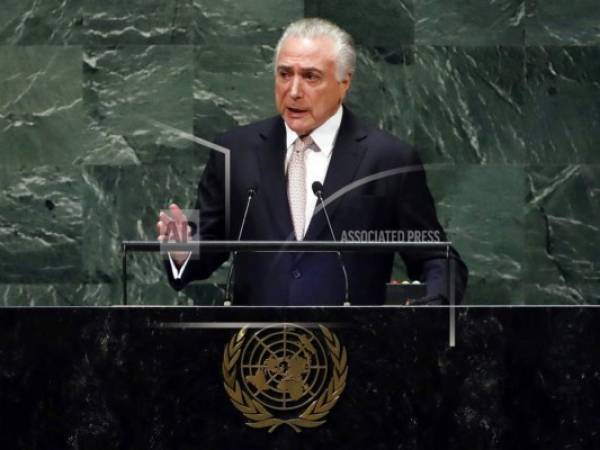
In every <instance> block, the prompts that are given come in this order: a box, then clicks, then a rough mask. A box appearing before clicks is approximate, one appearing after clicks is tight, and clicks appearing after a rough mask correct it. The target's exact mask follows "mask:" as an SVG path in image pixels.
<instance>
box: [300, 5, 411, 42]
mask: <svg viewBox="0 0 600 450" xmlns="http://www.w3.org/2000/svg"><path fill="white" fill-rule="evenodd" d="M417 3H418V2H417ZM414 4H415V2H414V0H358V1H356V0H355V1H353V2H352V3H347V2H344V1H342V0H327V1H319V0H306V1H305V15H306V17H322V18H324V19H328V20H331V21H332V22H334V23H336V24H337V25H339V26H340V27H342V28H343V29H344V30H346V31H347V32H348V33H350V34H351V35H352V37H353V38H354V41H355V42H356V43H357V44H359V45H362V46H365V47H370V48H375V49H377V50H378V51H381V52H382V53H388V52H391V51H394V50H395V49H396V48H398V47H401V46H403V45H412V44H413V43H414V30H415V19H414V14H413V9H414Z"/></svg>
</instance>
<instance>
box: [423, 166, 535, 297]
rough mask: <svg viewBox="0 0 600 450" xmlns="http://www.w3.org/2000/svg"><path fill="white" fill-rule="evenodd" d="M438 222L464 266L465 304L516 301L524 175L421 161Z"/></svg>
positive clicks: (523, 254) (523, 253)
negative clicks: (466, 268) (434, 202)
mask: <svg viewBox="0 0 600 450" xmlns="http://www.w3.org/2000/svg"><path fill="white" fill-rule="evenodd" d="M426 170H427V178H428V181H429V186H430V189H431V192H432V195H433V197H434V199H435V201H436V209H437V213H438V217H439V219H440V223H441V224H442V225H443V226H444V228H445V229H446V231H447V233H448V239H449V240H451V241H452V242H453V243H454V246H455V247H456V249H457V250H458V252H459V253H460V254H461V256H462V257H463V260H464V261H465V263H466V264H467V267H468V268H469V285H468V288H467V292H466V296H465V299H464V303H466V304H496V305H505V304H522V303H526V302H529V301H531V302H532V303H535V298H531V299H526V298H525V297H524V291H523V282H524V281H526V279H525V273H524V269H525V263H526V261H527V245H528V243H527V240H526V237H525V227H524V222H525V220H524V219H525V206H526V204H525V196H526V193H527V186H526V173H525V170H524V168H523V167H518V166H479V165H456V166H447V165H435V164H429V165H426Z"/></svg>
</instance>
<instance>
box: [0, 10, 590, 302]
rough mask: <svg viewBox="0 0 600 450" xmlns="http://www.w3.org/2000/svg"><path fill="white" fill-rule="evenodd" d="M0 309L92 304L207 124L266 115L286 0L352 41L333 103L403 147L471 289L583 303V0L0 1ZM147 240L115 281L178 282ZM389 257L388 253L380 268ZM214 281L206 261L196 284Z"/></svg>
mask: <svg viewBox="0 0 600 450" xmlns="http://www.w3.org/2000/svg"><path fill="white" fill-rule="evenodd" d="M1 10H2V14H1V15H0V187H1V190H0V238H1V239H0V304H2V305H106V304H111V303H118V301H119V300H120V295H121V286H120V255H119V242H120V241H121V240H123V239H153V238H154V223H155V221H156V213H157V211H158V210H159V209H160V208H163V207H165V205H167V204H168V203H169V202H171V201H176V202H179V203H180V204H183V205H189V204H191V203H192V201H193V198H194V189H195V183H196V181H197V179H198V177H199V174H200V172H201V170H202V167H203V164H204V162H205V159H206V156H207V152H206V150H205V149H204V148H202V147H200V146H197V145H195V144H192V143H190V141H188V140H186V139H184V138H182V137H180V136H178V135H176V134H173V133H170V132H168V131H165V130H164V129H161V128H158V127H157V126H156V125H155V124H154V123H153V122H152V120H155V121H159V122H162V123H165V124H167V125H170V126H172V127H175V128H178V129H180V130H183V131H184V132H187V133H195V134H196V135H197V136H200V137H203V138H206V139H212V138H213V137H214V136H215V134H216V133H219V132H221V131H224V130H226V129H228V128H231V127H233V126H235V125H237V124H246V123H248V122H251V121H253V120H256V119H260V118H263V117H266V116H269V115H272V114H274V112H275V111H274V107H273V101H272V96H273V94H272V69H271V67H270V66H269V64H270V61H271V59H272V56H273V47H274V45H275V43H276V41H277V38H278V36H279V34H280V33H281V31H282V29H283V27H284V26H285V25H286V24H287V23H289V22H290V21H292V20H294V19H298V18H301V17H303V16H315V15H318V16H322V17H326V18H329V19H331V20H333V21H335V22H337V23H338V24H340V25H341V26H342V27H344V28H346V29H347V30H348V31H350V32H351V33H352V34H353V35H354V37H355V39H356V41H357V43H358V45H359V64H358V72H357V74H356V77H355V81H354V84H353V88H352V92H351V94H350V98H349V100H348V104H349V106H350V107H351V108H353V109H354V110H355V111H356V112H358V113H359V114H361V115H363V116H365V117H367V118H368V119H370V120H371V121H372V122H374V123H376V124H379V125H380V126H381V127H383V128H385V129H387V130H389V131H391V132H393V133H395V134H397V135H399V136H401V137H403V138H405V139H407V140H408V141H410V142H412V143H414V144H416V145H418V146H419V147H420V149H421V152H422V156H423V159H424V161H425V162H426V163H427V164H428V169H429V170H428V177H429V182H430V185H431V188H432V190H433V192H434V195H435V197H436V200H437V204H438V212H439V215H440V217H441V220H442V222H443V224H444V225H445V226H446V227H447V229H448V231H449V234H450V237H451V238H452V240H453V241H454V242H455V243H456V245H457V247H458V248H459V250H460V251H461V252H462V254H463V255H464V257H465V259H466V261H467V263H468V265H469V267H470V269H471V282H470V289H469V292H468V298H467V299H466V301H467V302H469V303H473V304H489V303H494V304H523V303H528V304H550V303H561V304H573V303H600V252H599V251H598V247H599V245H598V243H599V242H600V201H599V200H600V149H599V145H600V8H599V7H598V2H597V0H577V1H575V2H562V1H559V0H544V1H538V0H525V1H521V0H494V1H492V0H487V1H485V0H460V1H459V0H414V1H411V0H369V1H366V0H356V1H353V2H346V1H344V2H343V1H341V0H326V1H314V0H304V1H302V0H288V1H283V0H259V1H257V2H248V1H243V0H220V1H212V0H211V1H208V0H179V1H173V0H172V1H165V0H144V1H142V0H132V1H128V2H121V1H119V2H117V1H115V0H110V1H102V2H101V1H99V0H64V1H61V2H59V1H55V0H44V1H37V0H19V1H16V0H3V2H2V8H1ZM161 269H162V268H161V265H160V263H159V260H158V257H155V256H151V255H146V254H138V255H135V256H132V257H131V260H130V274H131V281H130V292H129V298H130V299H134V300H135V302H138V303H140V304H210V303H212V302H213V301H215V298H216V293H217V291H216V288H215V287H214V286H212V285H210V284H204V285H196V286H191V287H190V288H188V289H187V290H186V291H185V292H182V293H179V294H175V293H174V292H173V291H172V290H171V289H170V287H169V286H168V285H167V284H166V281H165V278H164V276H163V274H162V271H161ZM401 273H402V268H401V265H400V264H399V266H398V274H401ZM222 279H223V272H222V271H221V272H220V273H218V274H217V275H216V276H215V279H214V280H215V281H221V280H222Z"/></svg>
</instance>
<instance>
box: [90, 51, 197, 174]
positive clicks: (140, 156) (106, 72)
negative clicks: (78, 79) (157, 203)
mask: <svg viewBox="0 0 600 450" xmlns="http://www.w3.org/2000/svg"><path fill="white" fill-rule="evenodd" d="M83 79H84V84H83V95H84V106H85V110H86V112H87V115H88V117H87V119H88V133H89V134H90V136H91V137H90V146H89V149H88V153H87V154H86V155H85V157H84V159H83V162H84V163H85V164H102V165H103V164H116V165H119V164H124V165H130V164H139V163H146V162H157V161H161V160H164V158H165V157H166V156H167V155H166V154H167V153H169V152H171V151H178V150H179V149H185V148H189V147H190V145H191V140H193V139H192V136H191V134H192V117H193V116H192V114H193V96H192V84H193V47H191V46H174V45H173V46H147V47H144V46H128V47H123V48H110V47H102V48H86V50H85V53H84V75H83Z"/></svg>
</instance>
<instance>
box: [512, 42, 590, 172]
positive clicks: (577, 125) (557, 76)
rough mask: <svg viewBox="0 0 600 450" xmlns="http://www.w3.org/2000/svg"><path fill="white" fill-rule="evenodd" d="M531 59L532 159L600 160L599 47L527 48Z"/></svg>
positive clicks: (528, 111) (527, 116)
mask: <svg viewBox="0 0 600 450" xmlns="http://www.w3.org/2000/svg"><path fill="white" fill-rule="evenodd" d="M526 60H527V63H526V77H527V92H526V95H525V99H526V100H525V109H524V112H525V119H526V121H527V122H526V123H527V130H528V132H527V139H526V141H527V148H528V155H529V158H530V161H531V162H532V163H536V164H569V163H594V164H595V163H599V162H600V152H598V142H600V100H598V99H600V85H599V84H598V80H599V79H600V47H528V48H527V57H526Z"/></svg>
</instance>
